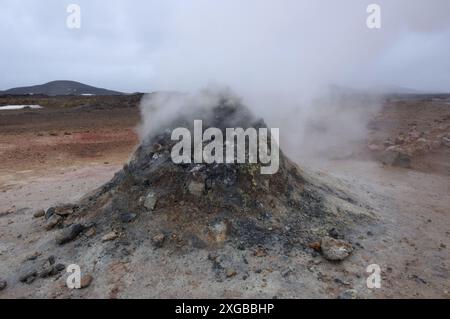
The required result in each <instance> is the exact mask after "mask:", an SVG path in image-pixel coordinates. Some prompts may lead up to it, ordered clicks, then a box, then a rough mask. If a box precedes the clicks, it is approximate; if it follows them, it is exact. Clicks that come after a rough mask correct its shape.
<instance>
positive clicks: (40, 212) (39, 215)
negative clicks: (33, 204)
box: [33, 209, 45, 218]
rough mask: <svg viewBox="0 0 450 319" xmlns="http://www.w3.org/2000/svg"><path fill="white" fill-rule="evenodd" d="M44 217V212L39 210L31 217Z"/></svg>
mask: <svg viewBox="0 0 450 319" xmlns="http://www.w3.org/2000/svg"><path fill="white" fill-rule="evenodd" d="M44 216H45V210H43V209H40V210H38V211H36V212H34V214H33V217H34V218H40V217H44Z"/></svg>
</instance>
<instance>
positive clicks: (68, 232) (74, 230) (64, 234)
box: [56, 224, 85, 245]
mask: <svg viewBox="0 0 450 319" xmlns="http://www.w3.org/2000/svg"><path fill="white" fill-rule="evenodd" d="M84 229H85V227H84V226H83V225H81V224H74V225H72V226H70V227H67V228H65V229H63V230H62V231H61V232H60V233H59V234H58V236H57V237H56V242H57V244H58V245H64V244H66V243H68V242H70V241H72V240H74V239H75V238H76V237H77V236H78V235H79V234H80V233H81V232H82V231H83V230H84Z"/></svg>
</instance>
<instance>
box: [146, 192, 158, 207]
mask: <svg viewBox="0 0 450 319" xmlns="http://www.w3.org/2000/svg"><path fill="white" fill-rule="evenodd" d="M156 201H157V197H156V194H155V193H154V192H149V193H148V194H147V196H146V197H145V201H144V207H145V208H147V209H148V210H154V209H155V206H156Z"/></svg>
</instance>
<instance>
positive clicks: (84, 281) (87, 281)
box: [80, 275, 94, 289]
mask: <svg viewBox="0 0 450 319" xmlns="http://www.w3.org/2000/svg"><path fill="white" fill-rule="evenodd" d="M92 280H94V278H93V277H92V276H91V275H84V276H82V277H81V281H80V288H81V289H84V288H87V287H89V286H90V285H91V283H92Z"/></svg>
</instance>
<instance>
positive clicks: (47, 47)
mask: <svg viewBox="0 0 450 319" xmlns="http://www.w3.org/2000/svg"><path fill="white" fill-rule="evenodd" d="M70 3H76V4H79V5H80V7H81V29H79V30H75V29H69V28H67V26H66V19H67V16H68V13H67V12H66V9H67V6H68V5H69V4H70ZM370 3H378V4H380V5H381V10H382V11H381V18H382V20H381V23H382V25H381V29H368V28H367V26H366V18H367V16H368V13H366V8H367V5H368V4H370ZM0 36H1V43H2V44H1V50H0V73H1V77H0V90H3V89H7V88H11V87H15V86H24V85H32V84H40V83H44V82H48V81H51V80H58V79H67V80H76V81H80V82H84V83H87V84H91V85H95V86H101V87H106V88H109V89H115V90H121V91H125V92H136V91H153V90H159V89H170V90H179V89H182V90H187V89H194V88H198V87H201V86H204V85H208V84H210V83H219V84H225V85H229V86H231V87H235V88H238V90H239V88H245V89H248V90H255V91H258V90H259V91H260V90H262V89H265V88H267V87H272V86H274V87H276V88H277V93H278V94H283V90H284V89H285V88H286V90H288V91H289V90H294V89H295V90H301V89H304V90H306V89H307V88H308V86H309V85H311V84H314V85H324V84H333V83H334V84H338V85H346V86H352V87H359V86H362V87H366V86H367V87H371V86H379V87H383V86H400V87H408V88H413V89H417V90H429V91H430V90H431V91H447V92H448V91H450V1H448V0H429V1H426V0H385V1H375V0H372V1H366V0H346V1H335V0H330V1H325V0H322V1H320V0H319V1H317V0H310V1H305V0H295V1H293V0H284V1H283V0H282V1H280V0H273V1H264V0H259V1H256V0H240V1H237V0H209V1H207V0H188V1H182V0H178V1H175V0H150V1H149V0H142V1H140V0H132V1H130V0H116V1H114V0H113V1H100V0H72V1H64V0H45V1H34V0H1V3H0Z"/></svg>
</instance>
